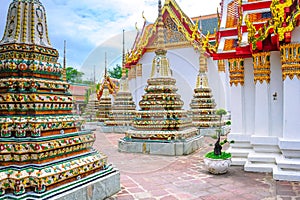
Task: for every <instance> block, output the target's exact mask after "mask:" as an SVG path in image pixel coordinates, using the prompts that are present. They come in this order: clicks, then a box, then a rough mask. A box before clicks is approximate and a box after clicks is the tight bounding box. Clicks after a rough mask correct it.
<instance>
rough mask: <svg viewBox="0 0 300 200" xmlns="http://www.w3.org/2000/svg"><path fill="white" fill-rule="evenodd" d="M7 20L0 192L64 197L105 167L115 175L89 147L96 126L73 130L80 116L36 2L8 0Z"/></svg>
mask: <svg viewBox="0 0 300 200" xmlns="http://www.w3.org/2000/svg"><path fill="white" fill-rule="evenodd" d="M7 20H8V21H7V23H6V29H5V32H4V36H3V39H2V40H1V41H0V187H1V189H0V196H2V197H1V198H4V199H27V198H29V197H30V198H32V199H36V198H39V199H44V198H51V197H54V196H55V197H58V196H57V195H58V194H60V196H63V197H66V195H67V194H66V193H64V192H65V191H73V190H74V191H73V192H74V195H75V196H78V195H79V196H80V195H82V194H83V192H82V190H84V189H86V188H85V187H86V185H87V184H89V183H90V182H92V181H94V183H91V184H94V185H95V184H101V183H99V180H100V179H101V177H102V180H104V179H105V180H106V181H109V180H108V178H106V177H107V176H108V174H110V176H111V177H113V179H116V183H117V182H118V177H119V172H118V171H116V170H115V169H114V168H112V167H110V166H108V165H107V157H106V156H105V155H103V154H100V153H99V152H97V151H96V150H94V149H93V148H92V146H93V144H94V141H95V134H93V133H91V132H90V131H80V126H81V121H80V120H79V117H78V116H75V115H73V114H72V96H71V94H70V93H69V92H68V88H69V84H68V83H67V82H66V81H65V78H63V77H65V76H64V72H65V69H64V68H63V67H62V66H61V65H60V63H58V62H57V60H58V51H57V50H56V49H54V48H53V47H52V46H51V44H50V41H49V38H48V30H47V23H46V13H45V9H44V7H43V5H42V4H41V3H40V1H38V0H22V1H20V0H13V1H12V3H11V4H10V6H9V10H8V16H7ZM106 175H107V176H106ZM119 187H120V186H119V185H117V186H115V187H114V188H113V191H115V192H116V191H118V189H119ZM79 190H80V191H79ZM97 195H98V194H96V196H97ZM97 197H98V196H97ZM104 197H105V196H104Z"/></svg>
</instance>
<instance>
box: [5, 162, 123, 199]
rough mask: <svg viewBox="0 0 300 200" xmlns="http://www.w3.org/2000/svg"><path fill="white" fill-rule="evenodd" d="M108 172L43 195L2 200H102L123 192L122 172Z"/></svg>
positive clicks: (11, 197) (111, 170)
mask: <svg viewBox="0 0 300 200" xmlns="http://www.w3.org/2000/svg"><path fill="white" fill-rule="evenodd" d="M110 168H111V169H110V170H108V171H106V172H98V173H95V174H92V175H90V176H88V177H85V178H83V179H80V180H77V181H75V182H71V183H68V184H65V185H62V186H60V187H57V188H54V189H52V190H49V191H46V192H44V193H42V194H37V193H33V192H29V193H26V194H24V195H21V196H14V195H6V196H3V197H0V199H10V200H25V199H27V200H29V199H41V200H46V199H47V200H102V199H105V198H107V197H110V196H112V195H114V194H116V193H117V192H119V191H120V190H121V186H120V172H119V170H118V169H116V168H113V167H110Z"/></svg>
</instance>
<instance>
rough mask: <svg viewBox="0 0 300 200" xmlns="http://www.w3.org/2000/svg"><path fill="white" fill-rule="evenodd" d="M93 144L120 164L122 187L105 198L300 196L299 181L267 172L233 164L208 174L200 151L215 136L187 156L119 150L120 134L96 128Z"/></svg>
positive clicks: (296, 199)
mask: <svg viewBox="0 0 300 200" xmlns="http://www.w3.org/2000/svg"><path fill="white" fill-rule="evenodd" d="M96 134H97V140H96V142H95V148H97V149H98V150H100V151H102V152H103V153H105V154H106V155H107V156H108V159H109V163H113V165H115V166H116V167H117V168H119V170H120V173H121V188H122V190H121V191H120V192H119V193H118V194H116V195H114V196H113V197H110V198H109V199H108V200H131V199H137V200H139V199H143V200H152V199H153V200H154V199H159V200H175V199H180V200H192V199H199V200H227V199H228V200H244V199H245V200H261V199H265V200H273V199H274V200H275V199H276V200H300V182H287V181H275V180H273V179H272V175H271V174H268V173H249V172H244V171H243V170H242V167H236V166H232V167H231V168H230V171H229V172H228V173H227V174H225V175H218V176H216V175H211V174H209V173H208V172H207V171H206V169H205V168H204V164H203V155H204V154H205V153H206V152H208V151H210V150H212V148H213V147H212V146H209V144H213V142H214V140H213V139H212V138H210V137H206V138H205V145H204V147H203V148H201V149H200V150H198V151H197V152H195V153H193V154H192V155H189V156H180V157H168V156H154V155H143V154H130V153H119V152H118V148H117V144H118V139H119V138H120V137H123V135H122V134H108V133H106V134H104V133H102V132H101V130H97V131H96Z"/></svg>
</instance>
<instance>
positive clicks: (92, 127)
mask: <svg viewBox="0 0 300 200" xmlns="http://www.w3.org/2000/svg"><path fill="white" fill-rule="evenodd" d="M97 124H98V122H86V123H84V124H83V129H90V130H96V129H97Z"/></svg>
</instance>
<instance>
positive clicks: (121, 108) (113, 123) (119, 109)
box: [104, 31, 135, 133]
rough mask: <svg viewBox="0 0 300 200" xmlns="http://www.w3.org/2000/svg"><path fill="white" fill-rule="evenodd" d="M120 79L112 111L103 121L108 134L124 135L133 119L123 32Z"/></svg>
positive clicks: (133, 113)
mask: <svg viewBox="0 0 300 200" xmlns="http://www.w3.org/2000/svg"><path fill="white" fill-rule="evenodd" d="M122 63H123V64H122V65H123V68H122V78H121V80H120V88H119V91H118V92H117V94H116V96H115V100H114V103H113V106H112V110H111V112H110V114H109V120H107V121H105V123H104V124H105V125H106V126H108V127H110V128H108V129H105V130H107V131H108V132H121V133H124V132H125V131H127V130H128V129H129V128H130V126H131V125H132V120H133V118H134V117H135V103H134V101H133V98H132V94H131V92H130V91H129V86H128V77H127V74H126V68H125V43H124V31H123V61H122Z"/></svg>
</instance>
